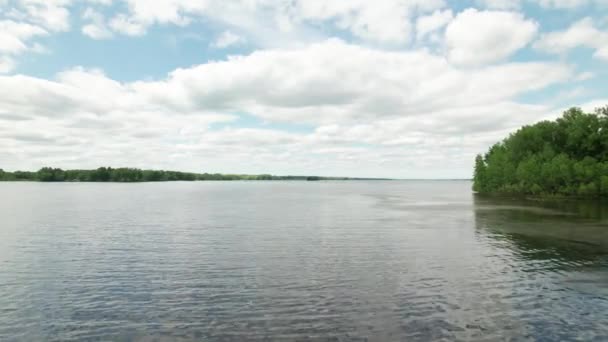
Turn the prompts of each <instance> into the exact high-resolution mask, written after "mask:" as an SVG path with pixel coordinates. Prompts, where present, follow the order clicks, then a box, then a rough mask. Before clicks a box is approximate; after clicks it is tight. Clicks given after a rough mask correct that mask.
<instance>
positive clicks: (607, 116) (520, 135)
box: [473, 107, 608, 196]
mask: <svg viewBox="0 0 608 342" xmlns="http://www.w3.org/2000/svg"><path fill="white" fill-rule="evenodd" d="M473 189H474V190H475V191H477V192H480V193H518V194H530V195H564V196H573V195H574V196H608V107H604V108H600V109H597V110H596V111H595V113H584V112H583V111H582V110H581V109H579V108H571V109H569V110H567V111H566V112H564V114H563V116H562V117H560V118H559V119H557V120H555V121H542V122H539V123H537V124H535V125H532V126H524V127H523V128H521V129H519V130H518V131H517V132H515V133H514V134H511V135H510V136H509V137H508V138H507V139H505V140H504V141H502V142H500V143H497V144H495V145H494V146H492V147H491V148H490V150H489V152H488V153H486V154H485V156H481V155H479V156H477V158H476V160H475V176H474V185H473Z"/></svg>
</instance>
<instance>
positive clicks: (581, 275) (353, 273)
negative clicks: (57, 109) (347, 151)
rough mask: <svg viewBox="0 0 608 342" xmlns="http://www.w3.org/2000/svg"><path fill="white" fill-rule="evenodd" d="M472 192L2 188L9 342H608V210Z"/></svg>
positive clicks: (208, 186) (0, 257) (410, 187)
mask: <svg viewBox="0 0 608 342" xmlns="http://www.w3.org/2000/svg"><path fill="white" fill-rule="evenodd" d="M470 189H471V183H470V182H468V181H369V182H368V181H344V182H280V181H277V182H196V183H188V182H174V183H142V184H95V183H56V184H47V183H0V195H1V196H0V218H1V221H0V340H1V341H13V340H14V341H40V340H57V341H59V340H61V341H70V340H113V341H165V340H166V341H173V340H177V341H199V340H210V341H215V340H222V341H230V340H269V339H270V340H315V341H316V340H328V341H359V340H361V341H364V340H372V341H377V340H379V341H384V340H407V341H428V340H441V339H443V340H467V341H468V340H486V341H487V340H497V339H513V340H545V341H554V340H576V339H578V340H585V341H593V340H597V341H605V340H607V339H608V205H606V204H604V203H600V202H597V201H590V202H584V201H553V202H538V201H523V200H516V199H496V198H487V197H485V198H484V197H478V196H474V195H473V194H472V193H471V190H470Z"/></svg>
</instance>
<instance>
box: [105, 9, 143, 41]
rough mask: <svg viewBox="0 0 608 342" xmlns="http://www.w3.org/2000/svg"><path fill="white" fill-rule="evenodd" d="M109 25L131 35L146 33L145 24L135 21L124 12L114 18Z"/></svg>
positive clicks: (117, 30)
mask: <svg viewBox="0 0 608 342" xmlns="http://www.w3.org/2000/svg"><path fill="white" fill-rule="evenodd" d="M109 25H110V27H111V28H112V29H113V30H115V31H116V32H120V33H123V34H126V35H129V36H141V35H143V34H144V33H146V27H145V26H144V25H143V24H141V23H139V22H137V21H134V20H132V19H131V18H129V17H127V16H126V15H123V14H119V15H117V16H115V17H114V18H112V20H110V23H109Z"/></svg>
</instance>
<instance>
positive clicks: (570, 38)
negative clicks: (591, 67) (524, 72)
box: [534, 17, 608, 61]
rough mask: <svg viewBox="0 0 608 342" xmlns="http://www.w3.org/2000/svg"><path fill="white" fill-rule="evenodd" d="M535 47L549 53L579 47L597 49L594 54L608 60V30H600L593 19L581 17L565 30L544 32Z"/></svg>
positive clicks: (563, 51)
mask: <svg viewBox="0 0 608 342" xmlns="http://www.w3.org/2000/svg"><path fill="white" fill-rule="evenodd" d="M534 47H535V48H537V49H539V50H542V51H546V52H549V53H565V52H567V51H568V50H571V49H574V48H577V47H588V48H591V49H595V54H594V56H595V57H596V58H599V59H604V60H607V61H608V31H606V32H605V31H600V30H599V29H597V28H596V27H595V25H594V22H593V19H591V18H589V17H587V18H584V19H581V20H579V21H577V22H575V23H574V24H572V25H571V26H570V27H569V28H567V29H566V30H564V31H556V32H550V33H546V34H543V35H542V36H541V38H540V39H539V41H538V42H536V44H535V45H534Z"/></svg>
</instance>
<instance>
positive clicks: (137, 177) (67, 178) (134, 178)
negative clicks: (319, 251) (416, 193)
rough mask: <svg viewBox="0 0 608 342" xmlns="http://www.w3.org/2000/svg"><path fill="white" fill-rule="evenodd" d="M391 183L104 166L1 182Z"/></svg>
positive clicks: (15, 175)
mask: <svg viewBox="0 0 608 342" xmlns="http://www.w3.org/2000/svg"><path fill="white" fill-rule="evenodd" d="M357 180H358V181H382V180H384V181H388V180H394V179H390V178H359V177H321V176H274V175H270V174H260V175H246V174H221V173H192V172H180V171H167V170H142V169H137V168H126V167H122V168H112V167H100V168H97V169H92V170H63V169H59V168H51V167H44V168H42V169H40V170H38V171H14V172H9V171H4V170H2V169H0V182H48V183H58V182H65V183H148V182H172V181H190V182H194V181H357Z"/></svg>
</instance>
